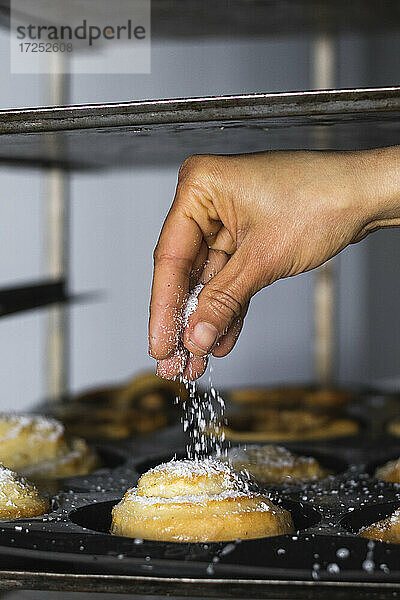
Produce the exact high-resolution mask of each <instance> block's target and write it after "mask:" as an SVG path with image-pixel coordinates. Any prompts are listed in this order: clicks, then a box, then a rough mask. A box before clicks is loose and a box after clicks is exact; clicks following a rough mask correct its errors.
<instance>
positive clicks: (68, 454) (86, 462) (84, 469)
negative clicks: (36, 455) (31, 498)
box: [20, 438, 100, 480]
mask: <svg viewBox="0 0 400 600" xmlns="http://www.w3.org/2000/svg"><path fill="white" fill-rule="evenodd" d="M99 466H100V461H99V458H98V456H97V454H96V453H95V452H94V451H93V450H92V449H91V448H89V446H88V445H87V443H86V442H85V440H82V439H79V438H72V439H71V440H70V442H69V444H68V447H67V448H66V450H65V451H64V452H61V453H59V454H58V455H57V456H56V457H55V458H54V459H53V460H47V461H43V462H39V463H36V464H32V465H29V466H27V467H24V468H23V469H20V472H21V473H22V474H23V475H25V476H26V477H31V478H32V479H37V480H38V479H55V478H56V479H58V478H61V477H78V476H79V475H87V474H88V473H91V472H92V471H94V469H96V468H98V467H99Z"/></svg>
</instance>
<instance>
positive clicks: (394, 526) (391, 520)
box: [358, 508, 400, 544]
mask: <svg viewBox="0 0 400 600" xmlns="http://www.w3.org/2000/svg"><path fill="white" fill-rule="evenodd" d="M358 535H360V536H361V537H365V538H368V539H370V540H378V541H380V542H390V543H391V544H400V508H398V509H397V510H396V511H395V512H394V513H393V514H392V515H390V517H386V519H382V521H378V522H377V523H373V524H372V525H368V527H363V528H362V529H360V531H359V532H358Z"/></svg>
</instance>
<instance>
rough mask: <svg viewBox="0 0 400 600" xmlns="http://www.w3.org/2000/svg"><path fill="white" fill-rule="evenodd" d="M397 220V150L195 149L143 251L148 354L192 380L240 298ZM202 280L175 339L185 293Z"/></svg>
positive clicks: (223, 345)
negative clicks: (149, 258) (147, 278)
mask: <svg viewBox="0 0 400 600" xmlns="http://www.w3.org/2000/svg"><path fill="white" fill-rule="evenodd" d="M399 225H400V147H392V148H383V149H375V150H367V151H358V152H330V151H329V152H309V151H290V152H262V153H257V154H244V155H236V156H213V155H200V156H192V157H190V158H189V159H187V160H186V161H185V162H184V163H183V165H182V166H181V168H180V171H179V177H178V184H177V188H176V194H175V198H174V201H173V204H172V206H171V209H170V211H169V213H168V216H167V218H166V220H165V223H164V226H163V228H162V231H161V234H160V237H159V241H158V244H157V247H156V249H155V252H154V277H153V287H152V296H151V304H150V323H149V352H150V355H151V356H153V357H154V358H155V359H156V360H157V372H158V374H159V375H161V376H162V377H166V378H174V377H176V376H177V375H178V374H180V373H181V374H183V375H184V377H186V378H187V379H191V380H193V379H197V378H198V377H200V375H202V374H203V372H204V370H205V368H206V366H207V356H208V355H209V354H210V353H212V354H213V355H214V356H217V357H223V356H226V355H227V354H228V353H229V352H230V351H231V350H232V348H233V347H234V345H235V343H236V341H237V339H238V337H239V334H240V331H241V328H242V325H243V319H244V317H245V315H246V312H247V308H248V305H249V301H250V299H251V297H252V296H253V295H254V294H255V293H256V292H258V291H259V290H260V289H262V288H264V287H266V286H268V285H271V284H272V283H273V282H275V281H277V280H278V279H282V278H285V277H292V276H293V275H297V274H299V273H303V272H305V271H309V270H311V269H314V268H315V267H317V266H319V265H321V264H322V263H324V262H325V261H327V260H328V259H330V258H331V257H332V256H335V255H336V254H337V253H338V252H340V251H341V250H343V248H345V247H346V246H347V245H348V244H351V243H355V242H358V241H360V240H361V239H363V238H364V237H365V236H366V235H367V234H368V233H370V232H372V231H375V230H376V229H379V228H381V227H396V226H399ZM199 282H201V283H205V284H206V285H205V287H204V288H203V289H202V291H201V293H200V295H199V298H198V301H199V303H198V307H197V309H196V311H195V312H194V313H193V314H192V315H191V317H190V318H189V320H188V323H187V326H186V328H185V331H184V332H183V343H182V341H180V340H181V336H182V332H181V322H180V318H179V317H180V315H181V312H182V307H183V305H184V303H185V301H186V299H187V295H188V292H189V290H190V289H192V288H193V287H194V286H195V285H196V284H197V283H199Z"/></svg>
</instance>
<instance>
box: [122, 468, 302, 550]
mask: <svg viewBox="0 0 400 600" xmlns="http://www.w3.org/2000/svg"><path fill="white" fill-rule="evenodd" d="M248 484H249V482H248V480H246V478H243V477H241V476H240V475H239V474H238V473H236V472H235V471H233V470H232V469H231V468H230V466H229V465H228V464H224V463H222V462H221V461H218V460H214V459H204V460H199V461H196V460H183V461H171V462H169V463H164V464H162V465H159V466H157V467H155V468H154V469H151V470H150V471H148V472H147V473H145V474H144V475H142V477H141V478H140V479H139V482H138V486H137V488H131V489H129V490H128V491H127V492H126V494H125V496H124V498H123V499H122V500H121V502H120V503H119V504H117V505H116V506H115V507H114V509H113V516H112V526H111V533H113V534H115V535H123V536H128V537H138V538H147V539H152V540H163V541H192V542H199V541H203V542H205V541H209V542H211V541H227V540H234V539H237V538H241V539H252V538H259V537H266V536H270V535H279V534H282V533H289V532H291V531H293V523H292V519H291V516H290V514H289V513H288V512H287V511H286V510H284V509H283V508H281V507H278V506H275V505H274V504H273V503H272V502H271V500H270V499H269V498H268V497H266V496H265V495H262V494H259V493H255V492H252V491H250V490H249V485H248Z"/></svg>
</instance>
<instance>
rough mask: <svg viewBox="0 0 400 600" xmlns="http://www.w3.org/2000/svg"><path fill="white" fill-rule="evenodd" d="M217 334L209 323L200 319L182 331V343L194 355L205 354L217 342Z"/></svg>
mask: <svg viewBox="0 0 400 600" xmlns="http://www.w3.org/2000/svg"><path fill="white" fill-rule="evenodd" d="M218 337H219V334H218V331H217V329H216V327H214V325H212V324H211V323H206V322H204V321H201V322H199V323H196V325H195V326H194V327H187V328H186V330H185V332H184V344H185V346H186V348H187V349H188V350H189V352H191V353H192V354H194V355H195V356H206V355H207V354H209V353H210V352H211V351H212V349H213V348H214V346H215V344H216V343H217V340H218Z"/></svg>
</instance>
